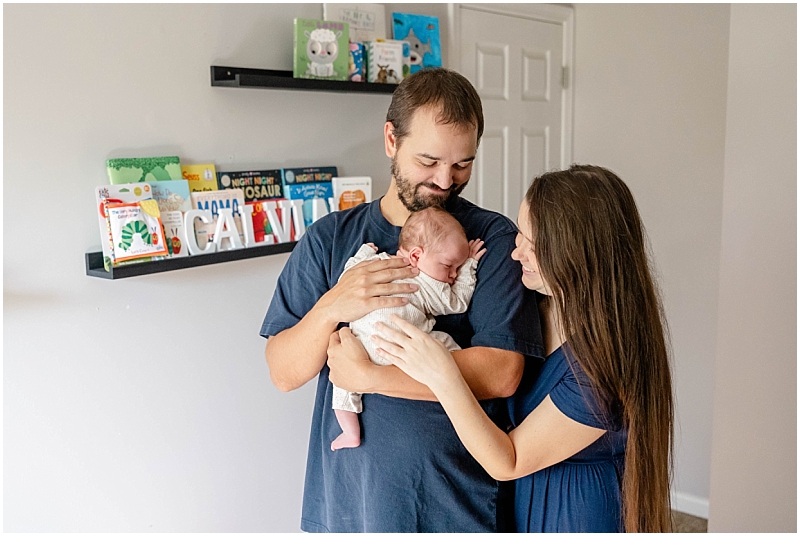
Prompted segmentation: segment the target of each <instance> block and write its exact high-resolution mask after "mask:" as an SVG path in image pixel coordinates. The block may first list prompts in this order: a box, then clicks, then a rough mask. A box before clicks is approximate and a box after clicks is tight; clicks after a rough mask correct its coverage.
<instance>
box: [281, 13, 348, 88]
mask: <svg viewBox="0 0 800 536" xmlns="http://www.w3.org/2000/svg"><path fill="white" fill-rule="evenodd" d="M348 38H349V25H348V24H347V23H346V22H334V21H324V20H318V19H294V69H293V76H294V77H295V78H322V79H326V80H347V67H348V63H349V56H350V54H349V47H348V42H349V41H348Z"/></svg>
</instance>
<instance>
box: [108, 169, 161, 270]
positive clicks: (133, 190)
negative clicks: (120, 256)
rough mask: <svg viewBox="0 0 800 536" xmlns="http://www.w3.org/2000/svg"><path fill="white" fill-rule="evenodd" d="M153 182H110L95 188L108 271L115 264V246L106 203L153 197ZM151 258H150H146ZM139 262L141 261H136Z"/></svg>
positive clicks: (135, 200)
mask: <svg viewBox="0 0 800 536" xmlns="http://www.w3.org/2000/svg"><path fill="white" fill-rule="evenodd" d="M152 186H153V183H149V182H148V183H144V184H140V183H134V184H110V185H107V186H98V187H97V188H95V212H96V213H97V220H98V222H99V224H100V244H101V246H102V248H103V266H104V267H105V269H106V271H109V270H110V269H111V266H112V265H113V262H112V257H113V252H114V250H113V247H112V242H111V241H110V237H109V229H108V220H106V215H105V207H104V204H105V203H106V202H108V203H135V202H137V201H143V200H145V199H152V197H153V189H152ZM145 260H149V259H145ZM134 262H139V261H134Z"/></svg>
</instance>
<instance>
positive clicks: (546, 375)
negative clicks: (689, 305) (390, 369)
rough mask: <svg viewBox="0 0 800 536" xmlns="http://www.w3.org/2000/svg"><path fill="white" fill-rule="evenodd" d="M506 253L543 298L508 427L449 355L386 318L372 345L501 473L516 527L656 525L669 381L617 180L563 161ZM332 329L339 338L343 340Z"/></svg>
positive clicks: (667, 470)
mask: <svg viewBox="0 0 800 536" xmlns="http://www.w3.org/2000/svg"><path fill="white" fill-rule="evenodd" d="M517 222H518V226H519V234H518V235H517V242H516V245H517V247H516V249H515V250H514V252H513V253H512V258H513V259H514V260H516V261H519V262H520V264H521V265H522V282H523V284H524V285H525V286H526V287H527V288H529V289H531V290H534V291H536V292H538V293H540V294H541V295H542V299H541V302H540V311H541V318H542V319H543V320H542V321H543V323H544V328H545V346H546V349H547V353H548V357H547V359H546V361H545V362H544V364H542V365H541V367H539V366H529V367H527V369H528V370H526V373H525V376H524V377H523V380H522V383H521V384H520V386H519V388H518V390H517V393H516V395H515V396H514V397H513V398H512V399H510V400H509V406H510V410H511V418H512V422H513V424H514V425H515V426H516V428H514V429H513V430H512V431H511V432H510V433H508V434H507V433H506V432H504V431H503V430H500V429H499V428H498V427H497V426H496V425H494V424H493V423H492V422H491V421H490V420H489V418H488V417H487V416H486V414H485V413H484V412H483V411H482V410H481V408H480V406H479V405H478V402H477V401H476V399H475V397H474V396H473V395H472V393H471V392H470V390H469V388H468V387H467V384H466V382H465V381H464V379H463V378H462V376H461V374H460V372H459V370H458V367H457V366H456V364H455V362H454V361H453V359H452V357H451V356H450V353H449V352H447V351H446V350H445V348H444V346H443V345H442V344H441V343H439V342H438V341H436V340H434V339H432V338H431V337H429V336H427V335H426V334H424V333H423V332H421V331H420V330H418V329H416V328H414V327H413V326H411V325H410V324H408V323H406V322H403V321H402V320H399V319H396V320H395V319H393V321H394V322H396V324H397V325H398V326H399V327H400V329H401V330H402V333H401V332H398V331H395V330H392V329H390V328H388V327H386V326H383V327H381V328H380V330H379V332H380V334H381V336H382V337H383V338H382V339H378V340H376V343H377V344H378V346H379V348H380V351H381V352H382V354H383V355H384V356H385V357H387V358H388V359H389V360H390V361H391V362H392V363H393V364H395V365H396V366H398V367H399V368H400V369H402V370H403V371H404V372H406V373H407V374H408V375H409V376H411V377H412V378H414V379H416V380H417V381H420V382H422V383H424V384H426V385H428V386H429V387H430V389H431V390H432V391H433V393H434V394H435V395H436V397H437V398H438V399H439V401H440V402H441V404H442V406H443V407H444V409H445V411H446V412H447V414H448V416H449V417H450V419H451V421H452V422H453V426H454V427H455V429H456V431H457V432H458V435H459V437H460V438H461V440H462V441H463V443H464V445H465V446H466V447H467V449H468V450H469V451H470V453H471V454H472V455H473V456H474V457H475V459H476V460H477V461H478V462H479V463H480V464H481V465H482V466H483V467H484V468H485V469H486V470H487V472H488V473H489V474H490V475H492V476H493V477H494V478H496V479H498V480H512V479H517V480H516V482H515V483H514V496H515V497H514V500H515V522H516V529H517V530H518V531H523V532H526V531H528V532H539V531H544V532H552V531H569V532H591V531H601V532H611V531H620V530H625V531H628V532H653V531H669V530H670V527H671V523H670V503H669V484H670V475H671V467H672V463H671V449H672V442H673V406H672V386H671V379H670V367H669V358H668V350H667V343H666V340H665V328H666V324H665V322H664V317H663V312H662V309H661V305H660V302H659V298H658V295H657V293H656V290H655V285H654V284H653V280H652V277H651V274H650V271H649V268H648V261H647V253H646V245H645V238H644V230H643V228H642V224H641V220H640V218H639V213H638V211H637V209H636V204H635V202H634V200H633V196H632V195H631V192H630V190H628V188H627V186H625V184H624V183H623V182H622V181H621V180H620V179H619V178H618V177H617V176H616V175H614V174H613V173H611V172H610V171H608V170H606V169H603V168H600V167H594V166H573V167H571V168H570V169H569V170H567V171H557V172H552V173H546V174H544V175H542V176H540V177H538V178H536V179H535V180H534V182H533V184H532V185H531V187H530V189H529V190H528V192H527V194H526V196H525V200H524V202H523V203H522V206H521V207H520V214H519V218H518V221H517ZM343 337H344V336H343Z"/></svg>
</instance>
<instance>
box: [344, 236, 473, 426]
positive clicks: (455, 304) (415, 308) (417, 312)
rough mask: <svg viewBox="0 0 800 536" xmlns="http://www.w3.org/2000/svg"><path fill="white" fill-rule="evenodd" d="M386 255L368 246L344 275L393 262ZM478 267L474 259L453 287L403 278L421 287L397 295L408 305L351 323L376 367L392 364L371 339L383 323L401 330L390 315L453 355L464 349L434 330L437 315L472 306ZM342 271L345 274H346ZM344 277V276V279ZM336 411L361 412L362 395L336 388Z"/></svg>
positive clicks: (426, 279) (431, 280) (420, 277)
mask: <svg viewBox="0 0 800 536" xmlns="http://www.w3.org/2000/svg"><path fill="white" fill-rule="evenodd" d="M390 258H391V256H389V255H388V254H386V253H376V252H375V250H373V249H372V248H371V247H370V246H368V245H367V244H364V245H362V246H361V247H360V248H359V249H358V251H357V252H356V254H355V256H354V257H350V258H349V259H348V260H347V264H345V266H344V272H346V271H347V270H349V269H350V268H352V267H353V266H355V265H356V264H358V263H360V262H364V261H367V260H372V259H390ZM477 266H478V261H476V260H475V259H473V258H471V257H470V258H469V259H467V262H465V263H464V264H463V265H462V266H461V268H460V269H459V270H458V276H457V277H456V280H455V282H454V283H453V284H452V285H448V284H447V283H443V282H442V281H437V280H436V279H434V278H432V277H431V276H429V275H428V274H425V273H423V272H420V273H419V275H417V276H416V277H413V278H411V279H399V280H397V281H394V283H416V284H417V286H418V287H419V290H418V291H417V292H412V293H410V294H397V296H403V297H406V298H408V303H407V304H406V305H403V306H402V307H389V308H386V309H378V310H377V311H372V312H371V313H368V314H366V315H364V316H362V317H361V318H359V319H358V320H355V321H353V322H350V330H351V331H352V332H353V334H354V335H355V336H356V337H357V338H358V340H360V341H361V344H363V345H364V348H365V349H366V350H367V354H369V359H370V361H372V362H373V363H375V364H376V365H390V364H391V363H389V361H387V360H386V359H384V358H382V357H381V356H379V355H378V354H377V352H376V347H375V344H374V343H373V342H372V340H371V338H370V336H371V335H373V334H376V333H377V331H376V330H375V324H376V323H377V322H383V323H384V324H386V325H387V326H390V327H392V328H395V329H397V326H395V325H394V324H393V323H392V322H390V321H389V315H392V314H395V315H397V316H399V317H400V318H402V319H403V320H405V321H406V322H409V323H410V324H413V325H414V326H416V327H417V328H419V329H421V330H422V331H424V332H425V333H430V335H431V336H432V337H433V338H435V339H437V340H438V341H441V342H442V343H443V344H444V345H445V347H447V349H448V350H450V351H451V352H452V351H453V350H460V349H461V347H460V346H459V345H458V344H456V341H454V340H453V337H451V336H450V335H448V334H447V333H444V332H442V331H431V330H432V329H433V325H434V324H435V323H436V320H435V319H434V318H433V317H434V315H452V314H459V313H465V312H466V311H467V307H469V301H470V300H471V299H472V293H473V292H474V291H475V281H476V279H475V270H476V267H477ZM344 272H342V274H344ZM340 278H341V277H340ZM333 409H343V410H345V411H352V412H354V413H361V411H362V404H361V394H360V393H351V392H349V391H345V390H344V389H340V388H338V387H336V386H335V385H334V386H333Z"/></svg>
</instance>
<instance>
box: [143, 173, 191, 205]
mask: <svg viewBox="0 0 800 536" xmlns="http://www.w3.org/2000/svg"><path fill="white" fill-rule="evenodd" d="M150 186H152V187H153V199H155V200H156V202H157V203H158V208H159V210H160V211H161V212H169V211H175V210H177V211H180V212H186V211H187V210H191V209H192V199H191V197H189V182H188V181H186V180H179V181H161V182H154V183H153V184H151V185H150Z"/></svg>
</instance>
